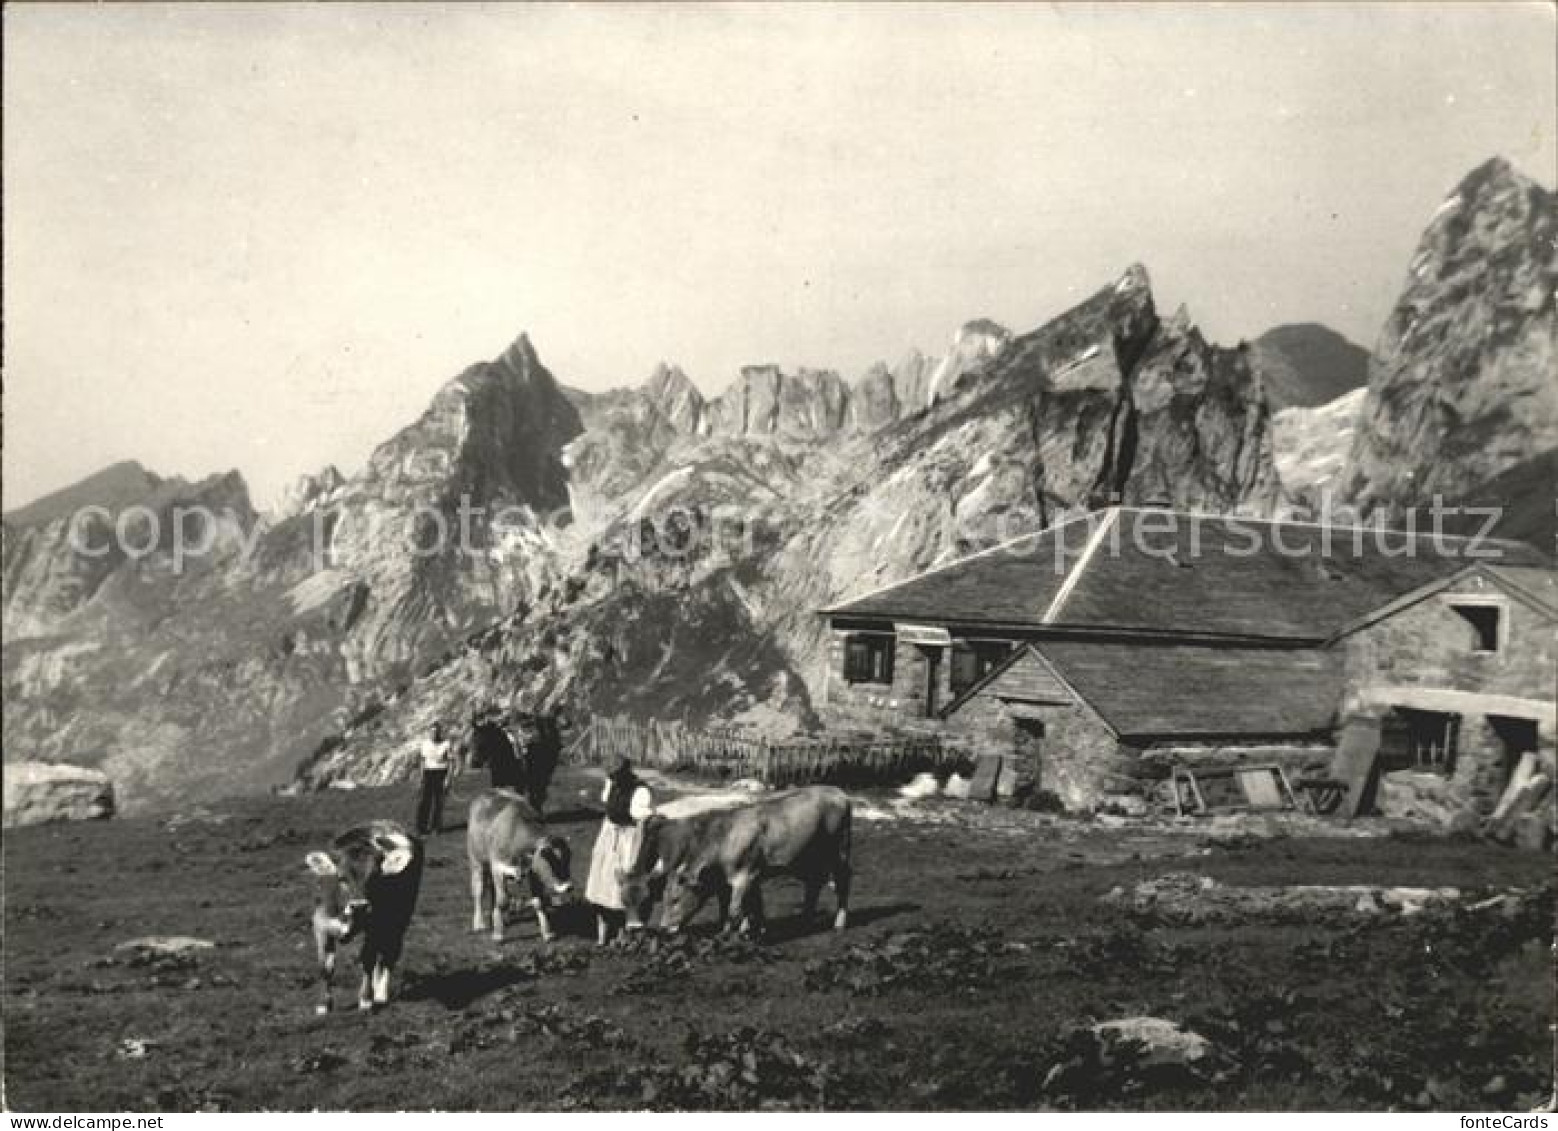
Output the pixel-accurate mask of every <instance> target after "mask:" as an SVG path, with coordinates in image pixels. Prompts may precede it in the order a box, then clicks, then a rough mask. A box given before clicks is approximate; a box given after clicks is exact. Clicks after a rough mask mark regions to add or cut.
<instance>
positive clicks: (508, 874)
mask: <svg viewBox="0 0 1558 1131" xmlns="http://www.w3.org/2000/svg"><path fill="white" fill-rule="evenodd" d="M465 854H466V858H467V859H468V860H469V862H470V866H471V902H472V903H473V904H474V905H475V908H474V911H473V912H472V915H471V929H472V930H473V931H484V930H486V929H487V917H488V914H489V910H490V914H491V916H492V938H493V941H494V942H502V941H503V909H504V907H505V906H506V905H507V903H508V898H509V892H508V885H509V884H510V883H520V884H523V885H524V888H523V890H524V892H525V895H523V896H521V898H522V899H523V900H524V902H526V903H528V904H529V905H530V906H531V907H533V908H534V909H535V913H536V924H537V926H539V927H540V929H541V937H542V938H543V939H546V940H550V939H551V937H552V925H551V923H550V922H549V921H548V920H547V917H546V910H547V907H548V905H549V904H551V903H553V902H555V901H556V900H557V898H558V897H559V896H567V895H569V894H570V893H572V891H573V882H572V881H571V880H570V879H569V876H568V867H569V851H568V842H567V841H566V840H564V839H563V838H562V837H560V836H548V835H547V832H546V823H545V822H544V821H542V820H541V818H540V817H538V816H537V815H536V811H535V810H534V809H532V808H531V806H530V803H529V802H528V801H526V800H525V799H524V798H523V797H521V796H520V795H519V794H518V793H515V792H514V791H513V790H511V789H487V790H483V791H482V792H481V793H479V794H477V796H476V798H475V800H473V801H472V802H471V810H470V818H469V820H468V821H467V823H466V826H465Z"/></svg>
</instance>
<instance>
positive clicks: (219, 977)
mask: <svg viewBox="0 0 1558 1131" xmlns="http://www.w3.org/2000/svg"><path fill="white" fill-rule="evenodd" d="M472 788H473V783H472V781H471V780H470V779H466V780H465V781H463V782H461V783H460V784H459V785H458V786H457V788H456V797H455V812H456V818H455V819H456V822H457V823H458V822H459V821H460V820H462V819H463V812H462V810H463V808H464V803H465V802H466V801H467V800H468V799H469V797H470V795H471V792H472ZM670 792H672V791H668V790H665V789H662V790H661V794H662V796H666V795H668V794H669V793H670ZM596 796H598V777H597V776H595V775H594V774H593V773H591V772H588V771H578V770H570V771H566V772H565V773H564V774H563V775H562V777H561V778H560V780H559V782H558V785H557V788H556V789H555V790H554V794H553V809H554V814H555V815H554V824H555V825H556V827H557V828H559V829H560V830H561V831H562V832H563V833H564V834H565V835H566V836H567V837H568V839H569V841H570V842H571V843H572V845H573V848H574V850H575V853H576V859H577V860H578V861H579V864H578V867H577V868H576V871H578V872H579V873H581V874H582V871H583V868H584V864H583V861H584V859H585V858H586V856H587V853H588V851H589V847H590V844H591V843H592V841H593V838H594V835H595V830H596V827H597V822H598V815H597V814H596V813H595V811H594V810H593V808H592V807H591V806H592V802H593V800H594V798H595V797H596ZM411 803H412V797H411V794H410V791H409V788H408V787H406V786H391V787H387V788H384V789H373V790H367V789H364V790H354V791H331V792H328V793H325V794H322V795H316V796H310V797H306V798H296V799H292V798H267V799H261V800H251V801H243V802H233V803H227V804H222V805H219V806H215V807H212V808H194V809H189V810H187V811H185V812H182V813H179V814H178V815H176V816H174V817H171V818H168V817H164V818H159V819H152V818H133V819H130V820H124V821H113V822H91V823H81V824H68V825H51V826H41V827H36V828H30V829H22V830H16V831H13V832H10V833H8V834H7V836H6V838H5V844H4V853H5V860H4V863H5V885H6V900H5V924H4V925H5V941H6V962H5V972H4V979H5V980H4V995H5V999H4V1000H5V1019H6V1021H5V1036H4V1040H5V1101H6V1104H7V1106H8V1107H9V1108H11V1109H14V1110H29V1109H31V1110H60V1109H67V1110H68V1109H78V1110H110V1109H118V1110H146V1109H153V1108H156V1109H175V1110H177V1109H200V1108H207V1109H222V1108H239V1109H250V1108H284V1109H299V1108H315V1107H319V1108H325V1109H341V1108H352V1109H399V1108H416V1109H421V1108H428V1107H433V1108H449V1109H455V1108H486V1109H513V1108H519V1109H533V1108H544V1109H581V1108H613V1109H618V1108H657V1109H660V1108H689V1109H702V1108H724V1109H729V1108H742V1109H756V1108H827V1109H862V1108H875V1109H923V1108H951V1109H991V1108H1044V1107H1058V1108H1087V1109H1093V1108H1126V1109H1134V1108H1190V1109H1283V1108H1318V1109H1368V1110H1379V1109H1392V1108H1395V1109H1424V1108H1426V1109H1435V1110H1468V1109H1473V1110H1475V1109H1488V1108H1498V1109H1506V1110H1508V1109H1528V1108H1530V1107H1531V1106H1533V1105H1535V1104H1537V1103H1540V1102H1543V1101H1545V1099H1546V1098H1547V1097H1548V1096H1549V1095H1550V1094H1551V1090H1552V1075H1551V1050H1552V1044H1551V1041H1552V1037H1551V1029H1550V1026H1551V1024H1552V1022H1553V1003H1552V997H1551V970H1550V953H1549V946H1550V944H1551V939H1552V922H1553V909H1554V908H1553V892H1552V888H1551V887H1550V886H1543V885H1548V884H1550V875H1551V860H1550V859H1549V858H1547V857H1544V856H1538V855H1528V854H1521V853H1517V852H1512V851H1509V850H1505V849H1500V848H1496V847H1493V846H1488V845H1484V844H1478V843H1472V842H1462V841H1453V840H1445V839H1430V838H1425V837H1421V836H1415V835H1411V834H1409V833H1403V832H1400V831H1397V832H1395V833H1391V832H1389V831H1387V830H1384V829H1382V828H1378V827H1367V828H1365V829H1363V830H1361V831H1364V832H1369V833H1373V834H1375V835H1369V836H1345V837H1343V836H1315V835H1306V834H1312V833H1314V832H1318V831H1320V829H1319V828H1318V827H1316V828H1309V827H1307V826H1305V825H1304V824H1302V823H1297V824H1292V825H1289V826H1288V827H1280V826H1276V825H1269V824H1261V825H1257V826H1254V827H1252V828H1248V829H1240V828H1235V827H1232V826H1230V825H1227V824H1226V823H1225V824H1224V825H1222V826H1219V827H1217V828H1210V827H1203V826H1199V825H1196V824H1194V823H1185V824H1180V825H1166V824H1156V825H1153V824H1145V823H1132V822H1129V821H1114V822H1111V823H1109V824H1084V823H1080V822H1074V821H1067V820H1062V819H1059V818H1055V817H1053V816H1049V815H1043V814H1036V813H1025V812H1019V811H1013V810H1007V809H987V808H983V807H979V806H975V805H971V804H970V803H959V802H947V801H941V800H936V801H926V802H922V803H920V804H917V805H913V806H906V805H901V804H897V803H895V802H894V801H893V799H891V798H890V797H886V796H875V797H863V798H861V799H860V800H859V807H858V809H857V813H858V816H859V818H860V819H859V823H858V826H857V830H856V837H855V844H856V863H857V869H858V879H857V883H856V896H855V899H854V922H853V925H852V926H851V928H850V929H849V930H848V931H846V932H844V933H842V934H835V933H833V932H831V931H826V930H822V929H820V928H819V927H812V926H808V925H803V924H799V923H797V922H795V920H794V915H795V913H796V911H797V909H798V906H799V900H800V893H799V891H798V889H797V888H796V886H795V885H793V884H790V883H786V882H779V883H776V884H774V885H773V887H772V888H771V890H770V897H769V910H770V914H771V915H772V916H773V917H774V919H775V924H774V930H773V932H772V937H771V938H770V939H769V940H768V941H767V942H766V943H764V944H763V945H754V944H751V943H748V942H745V941H739V940H726V939H718V938H714V937H712V936H710V935H707V934H700V933H696V932H695V933H694V934H693V935H692V936H691V937H684V938H682V939H679V940H676V941H669V940H663V939H657V938H645V939H643V940H640V941H638V942H636V943H635V944H634V945H632V946H631V947H628V948H617V949H608V950H599V949H597V948H596V947H595V946H594V945H593V942H592V941H591V940H590V939H589V938H588V937H587V935H588V923H587V921H586V920H585V919H584V917H583V916H582V915H580V916H573V917H566V916H565V917H564V921H563V923H562V927H563V932H564V933H563V935H562V937H561V938H560V939H559V940H558V941H557V942H555V943H553V944H551V945H543V944H541V943H540V942H539V941H538V940H537V939H536V938H535V936H534V928H533V926H531V925H530V924H528V923H526V924H522V926H521V929H520V930H518V931H517V932H516V933H515V934H514V935H513V936H512V937H511V939H510V941H509V942H507V943H505V944H503V945H501V946H494V945H493V944H492V943H491V942H490V941H489V940H488V939H487V938H486V937H485V936H477V935H473V934H471V933H470V932H469V931H468V929H467V928H468V924H469V906H468V898H469V897H468V894H467V891H466V886H465V876H464V866H463V860H462V854H463V844H462V841H461V834H460V832H458V831H451V832H448V833H445V834H444V835H442V836H440V837H438V838H435V839H434V840H433V841H432V843H431V847H430V867H429V869H428V872H427V875H426V879H425V883H424V889H423V900H422V905H421V909H420V912H419V915H418V919H417V922H416V924H415V926H414V927H413V930H412V934H411V936H410V938H409V940H408V951H407V958H406V964H405V976H404V983H403V986H402V988H401V990H400V992H399V1000H398V1001H396V1002H395V1003H394V1004H393V1005H392V1006H391V1007H390V1008H389V1009H388V1010H386V1011H384V1012H382V1013H379V1014H374V1015H369V1016H364V1015H359V1014H357V1013H356V1012H355V1011H350V1012H342V1013H339V1014H336V1015H334V1016H330V1017H326V1018H316V1017H315V1016H313V1013H312V1008H311V1007H312V1005H313V1002H314V986H313V981H314V973H313V968H312V956H311V953H310V951H311V946H310V943H309V940H308V924H307V920H308V913H309V905H310V898H311V891H310V883H309V880H308V878H307V875H306V872H305V869H304V865H303V856H304V854H305V853H306V852H308V851H309V850H310V849H312V848H315V847H318V846H321V845H322V844H324V843H325V842H326V841H327V840H328V839H329V837H330V836H332V835H333V834H334V833H335V832H337V831H339V830H340V829H342V828H343V827H345V826H347V825H349V824H351V823H354V822H356V821H360V820H363V819H366V818H369V817H374V816H402V817H403V816H405V815H406V814H408V813H409V810H410V808H411ZM1256 834H1278V835H1256ZM1143 885H1145V886H1143ZM1294 885H1306V892H1307V893H1308V894H1306V895H1304V896H1303V898H1304V899H1309V898H1311V897H1312V896H1313V893H1314V892H1315V891H1317V890H1329V889H1333V888H1339V887H1343V886H1350V887H1357V888H1360V889H1363V888H1367V889H1368V890H1369V891H1371V892H1385V891H1396V890H1399V889H1402V888H1423V889H1435V890H1439V891H1442V889H1450V888H1453V889H1454V890H1455V891H1456V893H1457V895H1456V897H1455V898H1453V899H1448V898H1446V899H1438V898H1436V899H1434V900H1430V901H1427V902H1426V903H1425V904H1424V905H1422V906H1421V907H1420V908H1411V909H1408V908H1407V907H1405V906H1404V905H1402V904H1401V903H1400V902H1399V901H1397V902H1392V900H1391V899H1389V898H1384V897H1383V896H1381V897H1379V898H1376V899H1374V901H1373V904H1372V906H1361V905H1357V904H1356V901H1354V904H1352V905H1349V904H1345V903H1341V902H1338V901H1337V900H1336V899H1334V898H1330V897H1327V901H1326V902H1325V913H1324V914H1316V915H1310V914H1292V913H1290V912H1291V911H1292V906H1290V903H1289V902H1286V901H1288V900H1289V898H1290V897H1289V896H1287V895H1285V894H1284V893H1285V892H1286V891H1287V890H1288V889H1290V888H1292V887H1293V886H1294ZM1511 889H1515V892H1516V893H1515V894H1514V895H1511V896H1509V897H1507V898H1503V899H1494V900H1493V901H1492V902H1488V900H1489V899H1490V898H1491V897H1494V896H1497V895H1498V894H1499V893H1501V892H1507V891H1510V890H1511ZM1245 890H1248V891H1250V892H1254V893H1256V894H1255V895H1251V896H1248V897H1245V898H1235V895H1236V894H1237V893H1238V892H1241V891H1245ZM1209 893H1210V894H1209ZM1230 893H1234V894H1230ZM1212 896H1215V899H1212ZM826 899H827V897H826V896H824V902H825V904H826ZM1209 899H1212V902H1211V903H1208V900H1209ZM1187 900H1188V901H1189V902H1186V901H1187ZM1176 901H1177V902H1176ZM1206 906H1210V907H1212V908H1213V913H1207V914H1199V913H1195V909H1196V908H1200V907H1206ZM1187 907H1189V908H1191V913H1188V914H1187V913H1186V908H1187ZM204 944H210V945H204Z"/></svg>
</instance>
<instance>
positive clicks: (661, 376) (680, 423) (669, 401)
mask: <svg viewBox="0 0 1558 1131" xmlns="http://www.w3.org/2000/svg"><path fill="white" fill-rule="evenodd" d="M642 391H643V394H644V395H645V396H646V397H648V398H649V400H650V401H651V403H653V404H654V406H655V407H656V408H658V409H659V410H660V411H661V412H662V413H663V414H664V415H665V418H666V419H667V420H668V421H669V422H670V423H671V426H672V427H673V428H675V429H676V430H677V431H678V432H685V433H687V434H689V435H695V434H697V433H699V432H700V431H701V430H702V427H703V416H704V412H705V410H706V408H707V402H705V400H704V397H703V393H702V392H700V391H699V389H698V386H696V385H694V384H693V383H692V379H691V378H690V377H688V376H687V374H686V373H683V372H682V370H681V367H680V366H678V365H672V364H669V363H667V362H664V361H662V362H661V363H660V364H659V365H657V366H655V371H654V372H653V373H651V374H650V375H649V379H648V380H647V381H645V382H644V385H643V389H642Z"/></svg>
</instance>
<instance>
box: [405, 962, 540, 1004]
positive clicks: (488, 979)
mask: <svg viewBox="0 0 1558 1131" xmlns="http://www.w3.org/2000/svg"><path fill="white" fill-rule="evenodd" d="M535 980H536V976H535V974H534V973H533V972H532V971H531V970H528V969H525V968H524V967H521V966H489V967H485V968H483V969H481V970H452V971H450V972H448V973H446V974H408V975H407V976H406V985H405V989H404V990H403V991H402V993H401V995H400V996H401V999H402V1000H404V1001H436V1002H437V1003H438V1004H439V1005H442V1006H443V1007H444V1008H445V1009H455V1010H458V1009H464V1008H465V1007H466V1006H468V1005H470V1004H471V1003H473V1002H476V1001H480V1000H481V999H482V998H484V997H486V996H487V995H488V994H493V993H497V992H498V991H499V990H505V989H508V987H510V986H517V985H519V984H520V983H521V982H533V981H535Z"/></svg>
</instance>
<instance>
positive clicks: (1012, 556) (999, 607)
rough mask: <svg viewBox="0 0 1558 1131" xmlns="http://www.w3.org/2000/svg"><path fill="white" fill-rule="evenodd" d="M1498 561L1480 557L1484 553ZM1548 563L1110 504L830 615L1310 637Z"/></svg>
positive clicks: (1522, 554) (1534, 555)
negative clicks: (1444, 589)
mask: <svg viewBox="0 0 1558 1131" xmlns="http://www.w3.org/2000/svg"><path fill="white" fill-rule="evenodd" d="M1490 553H1491V554H1494V555H1497V556H1496V557H1493V558H1487V557H1485V556H1484V555H1487V554H1490ZM1473 555H1475V560H1481V561H1487V562H1489V563H1490V564H1493V565H1497V566H1500V567H1504V566H1509V567H1515V568H1521V567H1545V566H1547V565H1548V563H1547V562H1546V561H1545V559H1543V558H1542V556H1541V554H1539V553H1538V552H1537V551H1536V550H1534V549H1532V548H1531V547H1529V546H1527V545H1525V544H1524V543H1519V542H1498V541H1494V540H1490V539H1483V540H1481V541H1479V542H1476V543H1473V542H1471V541H1470V540H1468V539H1458V538H1451V537H1448V536H1443V535H1441V536H1438V537H1437V538H1436V537H1433V536H1431V535H1429V534H1412V533H1409V532H1402V531H1380V530H1370V529H1361V528H1351V527H1339V526H1329V527H1328V526H1319V525H1314V524H1308V523H1297V522H1275V521H1268V520H1262V519H1253V518H1244V517H1240V516H1232V515H1197V514H1190V513H1186V512H1179V511H1168V510H1154V509H1149V508H1139V507H1118V508H1111V509H1110V510H1109V511H1105V512H1095V513H1094V514H1090V515H1086V516H1083V517H1082V518H1079V519H1076V520H1073V521H1071V522H1067V523H1063V524H1060V525H1057V526H1053V527H1050V528H1049V529H1048V530H1045V531H1043V532H1041V533H1039V534H1035V535H1030V536H1027V537H1025V538H1019V539H1016V540H1014V541H1012V542H1008V543H1005V544H1003V545H1001V546H997V547H995V548H994V549H992V550H987V551H985V552H984V553H982V554H977V555H975V556H973V557H970V558H964V559H962V560H961V561H957V562H953V563H951V564H950V565H947V566H943V567H941V568H939V569H935V570H932V571H930V572H929V573H924V574H921V575H919V576H918V577H914V578H910V579H909V580H907V581H904V582H901V583H899V584H897V585H893V586H889V587H887V588H884V589H880V590H878V591H876V592H874V593H870V594H867V595H866V596H864V597H860V598H858V599H856V600H854V601H849V602H846V603H844V604H842V605H838V606H835V607H834V608H832V609H828V610H825V611H826V612H828V613H829V614H831V615H833V616H843V617H866V618H876V617H880V618H888V619H890V618H895V617H896V618H900V619H905V620H916V621H931V622H939V623H949V624H967V625H979V624H988V625H999V626H1002V627H1007V628H1020V629H1042V628H1052V629H1056V630H1067V629H1077V630H1082V631H1087V632H1097V631H1114V632H1127V633H1132V634H1143V633H1146V634H1163V635H1167V636H1180V637H1185V636H1192V637H1194V636H1209V637H1216V638H1222V639H1247V640H1256V639H1261V640H1281V641H1287V642H1301V641H1303V642H1319V641H1322V640H1325V639H1328V638H1329V637H1331V636H1332V635H1334V634H1335V633H1336V632H1338V631H1340V630H1341V629H1342V628H1343V627H1345V626H1346V625H1348V624H1349V623H1351V622H1352V621H1354V620H1356V619H1358V618H1359V617H1361V616H1363V615H1365V614H1366V613H1368V612H1370V611H1371V610H1374V609H1376V608H1378V607H1380V606H1381V605H1384V604H1386V603H1387V602H1389V601H1392V600H1394V599H1395V598H1397V597H1399V596H1401V595H1402V594H1404V593H1408V592H1411V591H1412V590H1414V589H1416V588H1418V587H1420V586H1423V585H1426V584H1428V583H1430V582H1433V581H1436V580H1440V579H1442V578H1444V577H1446V576H1448V575H1450V574H1452V573H1454V572H1456V571H1457V570H1458V569H1460V568H1462V567H1464V566H1465V565H1466V564H1467V563H1468V561H1470V560H1473V557H1472V556H1473Z"/></svg>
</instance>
